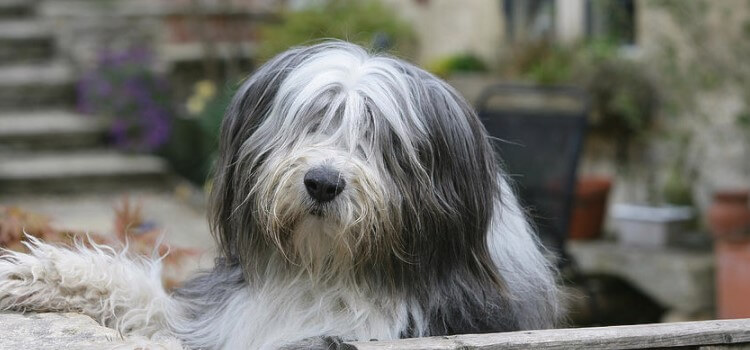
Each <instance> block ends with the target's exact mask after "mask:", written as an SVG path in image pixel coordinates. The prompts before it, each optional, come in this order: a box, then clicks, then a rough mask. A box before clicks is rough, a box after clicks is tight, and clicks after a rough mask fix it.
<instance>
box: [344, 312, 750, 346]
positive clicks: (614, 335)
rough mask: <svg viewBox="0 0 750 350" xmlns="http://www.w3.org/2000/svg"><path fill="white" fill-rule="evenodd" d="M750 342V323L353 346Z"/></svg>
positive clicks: (565, 331) (459, 337)
mask: <svg viewBox="0 0 750 350" xmlns="http://www.w3.org/2000/svg"><path fill="white" fill-rule="evenodd" d="M741 343H750V319H739V320H713V321H697V322H679V323H658V324H644V325H633V326H614V327H592V328H568V329H549V330H538V331H520V332H508V333H491V334H466V335H455V336H445V337H430V338H413V339H402V340H389V341H374V342H352V343H350V344H351V345H353V346H355V347H356V348H357V349H360V350H406V349H410V350H415V349H442V350H453V349H455V350H459V349H460V350H468V349H482V350H495V349H497V350H500V349H556V350H557V349H581V348H596V349H646V348H649V349H650V348H669V347H679V346H690V347H696V346H701V345H719V344H741Z"/></svg>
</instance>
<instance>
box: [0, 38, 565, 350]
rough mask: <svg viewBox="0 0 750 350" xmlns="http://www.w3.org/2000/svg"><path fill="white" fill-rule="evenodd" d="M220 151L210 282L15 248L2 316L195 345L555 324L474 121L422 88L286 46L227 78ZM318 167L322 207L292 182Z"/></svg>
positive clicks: (528, 237) (416, 77) (388, 61)
mask: <svg viewBox="0 0 750 350" xmlns="http://www.w3.org/2000/svg"><path fill="white" fill-rule="evenodd" d="M221 143H222V144H221V150H220V159H219V161H218V164H217V172H216V175H215V180H214V187H213V190H212V198H211V206H212V214H211V221H212V226H213V231H214V234H215V235H216V237H217V240H218V243H219V246H220V248H221V256H222V258H221V259H219V260H217V266H216V267H215V269H214V270H213V271H210V272H207V273H204V274H201V275H199V276H198V277H196V278H195V279H193V280H191V281H188V282H187V283H186V285H185V286H184V287H182V288H180V289H178V290H177V291H176V292H175V293H174V294H172V295H170V294H169V293H167V292H166V291H165V290H164V289H162V287H161V284H160V278H159V272H160V265H159V262H158V261H147V260H144V259H132V258H129V257H128V256H127V254H126V253H118V252H115V251H114V250H112V249H110V248H106V247H102V246H97V245H92V247H91V248H85V247H84V246H83V245H82V244H79V245H78V246H77V247H76V249H74V250H67V249H64V248H59V247H55V246H52V245H49V244H45V243H42V242H39V241H37V240H35V239H33V238H30V242H31V243H30V244H29V245H28V246H29V248H30V249H31V253H30V254H22V253H13V252H5V253H4V255H3V256H2V257H0V309H13V310H37V311H78V312H82V313H84V314H87V315H90V316H92V317H93V318H95V319H97V320H99V321H100V322H101V323H102V324H104V325H106V326H109V327H113V328H116V329H118V330H120V331H121V332H122V333H123V334H124V335H128V336H138V337H141V338H139V339H144V338H145V339H149V338H153V337H157V336H164V335H173V336H175V337H177V338H179V339H180V340H181V341H182V345H183V346H185V347H189V348H205V349H241V348H244V349H275V348H279V347H284V348H293V349H305V348H316V349H327V348H329V347H331V348H335V347H337V346H338V345H337V344H338V340H332V339H331V338H328V337H338V338H340V339H343V340H369V339H396V338H400V337H414V336H429V335H445V334H455V333H459V332H490V331H502V330H515V329H532V328H545V327H551V326H553V325H554V322H555V320H556V318H557V315H558V314H559V308H558V301H557V287H556V286H555V277H554V272H553V269H552V268H551V267H550V265H549V264H548V262H547V261H546V260H545V258H544V256H543V255H542V253H541V252H540V248H539V243H538V240H537V239H536V237H535V235H534V233H533V231H532V229H531V228H530V226H529V224H528V223H527V221H526V218H525V217H524V213H523V212H522V210H521V208H520V207H519V205H518V202H517V200H516V198H515V196H514V194H513V191H512V190H511V188H510V185H509V184H508V183H507V181H506V179H505V178H504V175H503V174H502V171H501V170H500V168H499V166H498V165H497V163H496V160H495V155H494V153H493V150H492V148H491V145H490V142H489V137H488V136H487V135H486V131H485V130H484V128H483V127H482V126H481V123H480V122H479V120H478V118H477V117H476V115H475V114H474V112H473V111H472V110H471V108H470V107H468V105H467V104H466V102H465V101H463V100H462V99H461V98H460V97H459V96H458V94H457V93H456V92H455V91H454V90H453V89H452V88H451V87H449V86H448V85H447V84H445V83H443V82H442V81H440V80H439V79H437V78H435V77H434V76H432V75H430V74H428V73H426V72H424V71H422V70H421V69H418V68H416V67H414V66H412V65H410V64H408V63H405V62H402V61H399V60H397V59H394V58H390V57H385V56H373V55H370V54H368V53H367V52H365V51H364V50H363V49H361V48H359V47H357V46H354V45H351V44H347V43H341V42H333V43H324V44H319V45H315V46H312V47H309V48H297V49H293V50H290V51H288V52H286V53H284V54H282V55H280V56H278V57H277V58H275V59H273V60H272V61H270V62H269V63H267V64H266V65H264V66H263V67H261V68H260V69H259V71H258V72H256V73H255V74H254V75H253V76H252V77H251V78H250V79H248V81H247V82H245V83H244V84H243V86H242V87H241V88H240V90H239V92H238V93H237V95H236V97H235V99H234V101H233V103H232V106H231V107H230V108H229V110H228V111H227V116H226V118H225V121H224V124H223V126H222V140H221ZM320 167H325V168H326V169H333V170H331V171H335V173H336V174H337V176H338V180H344V181H342V182H341V183H342V184H344V183H345V187H343V186H344V185H342V189H343V190H342V191H341V192H340V194H337V196H336V197H335V199H333V200H330V201H325V202H323V201H320V200H318V199H315V198H314V196H313V195H312V194H311V193H310V192H309V191H310V190H309V188H307V187H306V186H307V184H305V183H304V182H303V179H304V178H305V176H306V174H307V173H308V172H310V169H316V168H320ZM336 186H337V188H338V186H339V185H336Z"/></svg>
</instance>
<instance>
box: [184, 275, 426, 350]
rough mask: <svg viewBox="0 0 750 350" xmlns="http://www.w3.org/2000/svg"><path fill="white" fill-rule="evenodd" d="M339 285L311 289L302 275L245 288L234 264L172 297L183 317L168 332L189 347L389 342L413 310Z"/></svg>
mask: <svg viewBox="0 0 750 350" xmlns="http://www.w3.org/2000/svg"><path fill="white" fill-rule="evenodd" d="M222 278H223V280H222ZM345 283H346V282H344V281H337V282H329V283H326V284H324V285H316V284H314V283H312V282H311V280H310V279H309V278H307V276H305V275H302V276H297V277H296V278H295V277H288V278H275V279H270V280H268V281H264V282H263V283H260V284H258V285H257V286H252V285H250V284H248V283H247V282H245V280H244V278H243V276H242V273H241V271H240V270H239V268H238V267H231V266H220V267H217V269H216V270H215V271H214V272H212V273H211V274H206V275H202V276H200V277H197V278H196V279H194V280H192V281H190V282H188V283H187V284H186V285H185V286H184V287H183V288H182V289H180V290H179V291H178V292H177V293H176V297H177V299H178V300H180V301H181V304H182V305H183V316H184V318H182V320H183V321H182V322H175V324H174V325H172V327H173V328H174V331H175V332H176V333H177V334H178V335H179V336H180V337H181V338H182V340H183V341H184V342H185V344H186V345H188V346H190V347H192V348H209V349H214V348H219V349H239V348H249V349H264V348H277V347H278V346H279V345H281V344H284V343H286V342H288V341H289V339H290V338H294V339H304V338H306V337H317V336H321V335H331V336H340V337H341V338H343V339H396V338H399V336H400V335H401V334H402V332H403V331H404V330H405V329H407V327H409V326H410V324H409V322H410V320H413V319H414V317H413V316H414V314H415V313H418V311H417V310H414V309H411V310H410V307H409V305H408V304H409V303H407V302H406V301H405V300H401V301H400V300H398V298H395V299H394V298H393V297H392V296H391V297H388V298H386V297H385V296H380V295H378V293H377V291H372V290H371V291H357V290H353V289H352V287H351V286H347V285H345ZM216 325H222V327H216ZM412 326H413V325H412Z"/></svg>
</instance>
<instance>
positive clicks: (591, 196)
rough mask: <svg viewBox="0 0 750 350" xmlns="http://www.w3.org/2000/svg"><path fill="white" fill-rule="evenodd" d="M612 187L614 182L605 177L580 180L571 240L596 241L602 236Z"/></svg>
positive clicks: (575, 198)
mask: <svg viewBox="0 0 750 350" xmlns="http://www.w3.org/2000/svg"><path fill="white" fill-rule="evenodd" d="M611 187H612V180H611V179H609V178H605V177H581V178H580V179H578V183H577V184H576V191H575V197H574V199H573V210H572V213H571V217H570V227H569V231H568V232H570V233H569V238H570V239H580V240H584V239H595V238H598V237H599V236H601V233H602V223H603V222H604V213H606V211H607V197H608V196H609V190H610V188H611Z"/></svg>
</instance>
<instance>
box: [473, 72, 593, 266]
mask: <svg viewBox="0 0 750 350" xmlns="http://www.w3.org/2000/svg"><path fill="white" fill-rule="evenodd" d="M498 98H504V99H506V100H504V101H502V103H494V104H493V103H492V102H493V101H496V100H497V99H498ZM528 100H531V104H530V105H529V106H525V105H523V103H522V102H524V101H526V102H528ZM552 102H557V103H552ZM563 102H567V104H566V103H563ZM519 104H520V106H519ZM527 104H528V103H527ZM588 112H589V102H588V97H587V95H586V94H585V93H584V92H583V91H581V90H579V89H576V88H571V87H536V86H524V85H507V84H503V85H494V86H490V87H488V88H486V89H485V90H484V91H483V93H482V94H481V95H480V98H479V100H478V113H479V117H480V119H481V120H482V122H483V123H484V125H485V127H486V128H487V131H488V132H489V134H490V136H492V137H493V139H494V140H495V142H494V146H495V149H496V151H497V152H498V154H499V155H500V159H501V160H502V161H503V163H504V166H505V170H506V171H507V173H508V174H509V175H510V176H511V178H512V179H513V182H514V184H515V186H516V188H517V190H518V196H519V200H520V202H521V204H522V205H523V206H524V207H525V208H526V209H527V210H528V211H529V214H530V217H531V218H532V220H533V222H534V223H535V224H536V228H537V231H538V232H539V235H540V238H541V241H542V243H543V244H544V245H545V246H546V247H547V248H548V249H549V250H551V251H552V252H553V253H555V255H556V258H557V259H558V261H557V264H558V267H559V268H560V269H561V270H564V269H567V268H570V267H571V266H570V264H571V259H570V257H569V255H568V254H567V252H566V249H565V242H566V240H567V237H568V227H569V224H570V216H571V211H572V206H573V198H574V193H575V184H576V173H577V168H578V163H579V158H580V155H581V148H582V145H583V139H584V136H585V133H586V127H587V122H586V121H587V114H588Z"/></svg>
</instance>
